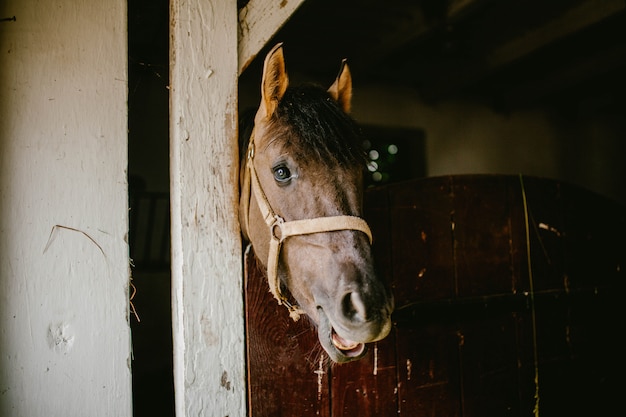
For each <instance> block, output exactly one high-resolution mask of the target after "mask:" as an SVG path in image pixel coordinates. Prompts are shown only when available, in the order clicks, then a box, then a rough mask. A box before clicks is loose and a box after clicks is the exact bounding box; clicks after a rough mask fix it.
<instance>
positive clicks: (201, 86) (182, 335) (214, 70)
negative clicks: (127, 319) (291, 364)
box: [170, 0, 246, 417]
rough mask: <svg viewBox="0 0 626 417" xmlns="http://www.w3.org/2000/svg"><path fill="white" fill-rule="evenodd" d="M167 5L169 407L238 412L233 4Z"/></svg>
mask: <svg viewBox="0 0 626 417" xmlns="http://www.w3.org/2000/svg"><path fill="white" fill-rule="evenodd" d="M170 7H171V10H170V11H171V13H170V19H171V20H170V27H171V29H170V30H171V33H170V39H171V47H170V51H171V52H170V54H171V55H170V83H171V87H170V88H171V90H170V120H171V122H170V126H171V127H170V129H171V131H170V154H171V156H170V160H171V165H170V177H171V216H172V308H173V314H172V321H173V338H174V384H175V392H176V415H177V416H178V417H186V416H199V415H213V416H231V417H243V416H245V413H246V381H245V352H244V314H243V296H242V277H243V272H242V269H243V268H242V261H241V256H242V255H241V238H240V230H239V221H238V213H237V207H238V200H239V195H238V182H239V175H238V171H239V170H238V165H239V161H238V159H239V158H238V149H237V5H236V2H235V1H232V0H213V1H206V0H172V1H171V6H170Z"/></svg>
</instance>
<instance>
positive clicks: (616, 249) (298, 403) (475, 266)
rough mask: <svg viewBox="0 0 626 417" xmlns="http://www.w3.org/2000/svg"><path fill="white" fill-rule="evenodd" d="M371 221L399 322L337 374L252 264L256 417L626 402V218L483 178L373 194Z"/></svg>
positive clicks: (516, 181) (605, 204)
mask: <svg viewBox="0 0 626 417" xmlns="http://www.w3.org/2000/svg"><path fill="white" fill-rule="evenodd" d="M524 197H525V198H524ZM524 200H526V202H525V201H524ZM525 215H527V216H528V233H527V228H526V221H525V217H526V216H525ZM366 217H367V220H368V221H369V223H370V226H371V228H372V230H373V233H374V251H375V256H376V261H377V267H378V269H379V271H380V274H381V275H382V276H383V277H384V278H385V279H387V280H388V281H389V282H390V284H391V286H392V288H393V292H394V296H395V300H396V311H395V313H394V320H393V321H394V328H393V331H392V333H391V334H390V336H389V337H388V338H386V339H385V340H383V341H381V342H379V343H376V344H374V345H372V346H370V347H369V351H368V354H367V356H365V357H364V358H363V359H362V360H360V361H357V362H353V363H349V364H345V365H330V364H328V362H327V359H325V357H324V355H323V351H322V349H321V348H320V347H319V345H318V343H317V336H316V332H315V330H314V329H313V327H312V326H311V324H310V323H309V322H308V321H307V320H306V318H304V319H302V320H300V321H299V322H297V323H294V322H292V321H291V320H290V319H289V317H288V314H287V311H286V310H285V309H284V308H283V307H281V306H278V305H277V304H276V302H275V301H274V299H273V298H272V296H271V294H270V293H269V290H268V287H267V282H266V278H265V276H264V272H263V271H262V270H260V269H259V268H258V267H257V263H256V260H255V259H254V256H250V257H248V258H247V259H246V267H247V276H246V310H247V312H246V323H247V338H248V344H247V345H248V358H247V360H248V381H249V408H250V410H249V415H250V416H252V417H263V416H285V417H287V416H298V417H305V416H350V417H353V416H358V417H366V416H398V415H400V416H459V417H474V416H475V417H488V416H497V417H501V416H531V415H533V410H534V409H535V408H536V407H538V409H539V413H540V415H541V416H564V415H570V416H572V415H574V416H576V415H585V416H589V415H593V416H601V415H609V412H611V413H612V410H614V409H615V408H616V407H617V406H619V405H620V404H619V398H620V395H621V394H620V393H621V392H622V391H623V388H624V385H625V384H624V383H623V382H622V381H623V379H622V376H623V374H624V370H625V369H624V356H623V353H622V352H623V349H622V345H621V342H620V340H621V335H622V333H623V330H624V314H623V310H622V307H621V306H622V305H623V299H624V295H623V294H624V292H623V290H624V282H625V278H626V273H625V271H624V268H625V264H626V262H625V261H626V240H625V238H624V236H625V235H626V233H625V232H626V210H625V209H624V207H621V206H619V205H617V204H615V203H614V202H612V201H609V200H606V199H604V198H602V197H600V196H598V195H596V194H593V193H590V192H588V191H586V190H582V189H580V188H577V187H574V186H571V185H568V184H563V183H558V182H555V181H551V180H544V179H539V178H531V177H524V178H519V177H516V176H496V175H472V176H448V177H438V178H428V179H422V180H415V181H410V182H405V183H400V184H392V185H389V186H385V187H381V188H374V189H369V190H368V193H367V198H366ZM528 248H530V253H529V251H528ZM320 358H321V361H320Z"/></svg>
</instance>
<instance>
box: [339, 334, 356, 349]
mask: <svg viewBox="0 0 626 417" xmlns="http://www.w3.org/2000/svg"><path fill="white" fill-rule="evenodd" d="M333 344H334V345H335V347H337V349H339V350H352V349H354V348H356V347H357V346H359V343H357V342H353V341H350V340H346V339H344V338H343V337H341V336H339V335H338V334H337V333H333Z"/></svg>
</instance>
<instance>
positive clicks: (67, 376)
mask: <svg viewBox="0 0 626 417" xmlns="http://www.w3.org/2000/svg"><path fill="white" fill-rule="evenodd" d="M13 16H15V20H14V21H13V20H4V21H2V22H0V57H1V58H0V352H1V355H0V415H2V416H11V417H20V416H24V417H38V416H41V417H44V416H45V417H47V416H111V417H124V416H128V417H130V416H131V415H132V398H131V371H130V366H131V357H130V355H131V353H130V328H129V325H128V316H129V311H128V280H129V265H128V244H127V242H126V240H127V239H126V236H127V232H128V187H127V179H126V168H127V82H126V79H127V47H126V45H127V40H126V39H127V37H126V0H102V1H84V0H83V1H71V0H56V1H45V2H41V1H35V0H21V1H12V2H2V3H1V4H0V18H12V17H13Z"/></svg>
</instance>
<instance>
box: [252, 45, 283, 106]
mask: <svg viewBox="0 0 626 417" xmlns="http://www.w3.org/2000/svg"><path fill="white" fill-rule="evenodd" d="M288 84H289V78H288V77H287V71H286V70H285V58H284V56H283V44H282V42H281V43H279V44H277V45H276V46H274V47H273V48H272V50H271V51H269V52H268V53H267V56H266V57H265V63H264V64H263V78H262V80H261V105H260V106H259V115H261V116H262V117H265V118H268V117H270V116H271V115H272V114H273V113H274V111H275V110H276V107H277V106H278V102H279V101H280V99H281V98H283V95H284V94H285V90H287V85H288Z"/></svg>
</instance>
